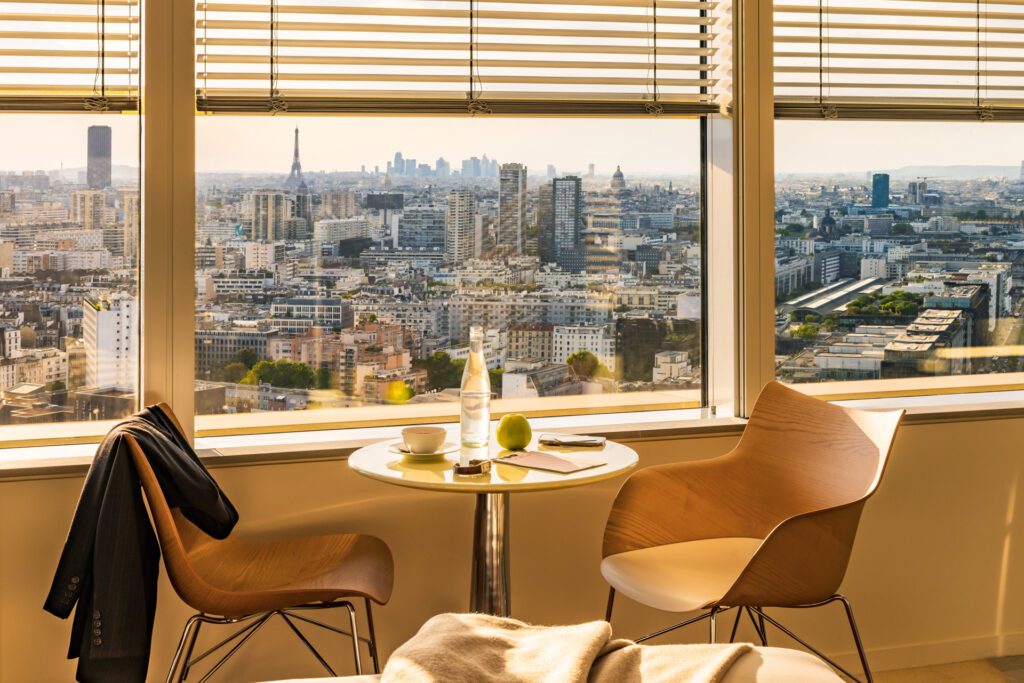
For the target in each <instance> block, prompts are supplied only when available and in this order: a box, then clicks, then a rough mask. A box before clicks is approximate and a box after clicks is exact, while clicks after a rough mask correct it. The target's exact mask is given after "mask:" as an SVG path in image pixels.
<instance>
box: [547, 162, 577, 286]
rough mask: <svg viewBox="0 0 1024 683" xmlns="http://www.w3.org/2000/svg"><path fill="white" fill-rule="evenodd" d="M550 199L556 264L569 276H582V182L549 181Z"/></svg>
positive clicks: (563, 179) (571, 180)
mask: <svg viewBox="0 0 1024 683" xmlns="http://www.w3.org/2000/svg"><path fill="white" fill-rule="evenodd" d="M551 195H552V196H551V200H552V201H551V205H552V212H551V214H552V216H551V220H552V233H553V237H554V242H555V262H556V263H557V264H558V267H559V268H561V269H562V270H565V271H568V272H570V273H579V272H582V271H583V268H584V264H585V261H584V254H583V249H582V244H581V241H580V234H581V232H582V230H583V181H581V180H580V179H579V178H578V177H576V176H565V177H564V178H555V179H554V180H553V181H551Z"/></svg>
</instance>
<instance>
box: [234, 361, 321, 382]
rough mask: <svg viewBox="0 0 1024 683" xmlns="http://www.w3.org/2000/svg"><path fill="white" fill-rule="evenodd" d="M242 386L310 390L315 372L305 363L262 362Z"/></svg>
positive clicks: (257, 364)
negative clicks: (254, 385) (253, 385)
mask: <svg viewBox="0 0 1024 683" xmlns="http://www.w3.org/2000/svg"><path fill="white" fill-rule="evenodd" d="M242 384H270V385H271V386H275V387H280V388H282V389H309V388H310V387H312V386H313V370H312V369H310V367H309V366H308V365H306V364H305V363H295V362H292V361H290V360H275V361H270V360H261V361H260V362H258V363H256V365H254V366H252V369H251V370H249V372H248V373H247V374H246V375H245V377H244V378H243V379H242Z"/></svg>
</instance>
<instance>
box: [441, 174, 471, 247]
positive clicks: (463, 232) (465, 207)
mask: <svg viewBox="0 0 1024 683" xmlns="http://www.w3.org/2000/svg"><path fill="white" fill-rule="evenodd" d="M475 231H476V198H475V197H474V196H473V192H472V190H466V189H462V190H452V191H451V192H449V193H448V213H447V214H446V215H445V222H444V253H445V259H446V260H448V261H450V262H452V263H462V262H464V261H467V260H469V259H471V258H473V253H474V241H475V240H474V235H475Z"/></svg>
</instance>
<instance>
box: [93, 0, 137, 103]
mask: <svg viewBox="0 0 1024 683" xmlns="http://www.w3.org/2000/svg"><path fill="white" fill-rule="evenodd" d="M128 30H129V31H131V26H130V25H129V28H128ZM106 41H107V2H106V0H99V2H97V3H96V47H97V49H98V54H97V55H96V72H95V74H94V75H93V79H92V90H93V95H92V97H86V98H85V109H86V111H107V110H109V109H110V101H109V100H108V99H107V43H106ZM129 49H130V46H129Z"/></svg>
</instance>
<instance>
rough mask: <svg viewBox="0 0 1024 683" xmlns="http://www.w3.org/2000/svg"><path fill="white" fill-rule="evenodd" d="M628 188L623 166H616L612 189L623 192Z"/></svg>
mask: <svg viewBox="0 0 1024 683" xmlns="http://www.w3.org/2000/svg"><path fill="white" fill-rule="evenodd" d="M625 189H626V176H624V175H622V167H620V166H616V167H615V173H613V174H612V191H614V192H622V191H623V190H625Z"/></svg>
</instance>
